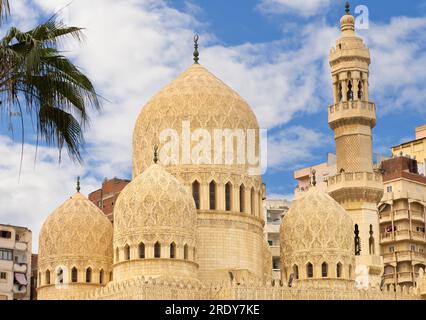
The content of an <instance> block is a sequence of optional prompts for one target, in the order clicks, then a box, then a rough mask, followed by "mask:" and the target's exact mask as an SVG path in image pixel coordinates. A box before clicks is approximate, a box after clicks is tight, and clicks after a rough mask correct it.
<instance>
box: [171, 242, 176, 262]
mask: <svg viewBox="0 0 426 320" xmlns="http://www.w3.org/2000/svg"><path fill="white" fill-rule="evenodd" d="M170 259H176V244H175V243H174V242H172V244H171V245H170Z"/></svg>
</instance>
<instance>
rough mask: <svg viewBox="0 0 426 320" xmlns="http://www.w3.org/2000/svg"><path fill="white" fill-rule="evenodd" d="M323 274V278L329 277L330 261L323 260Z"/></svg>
mask: <svg viewBox="0 0 426 320" xmlns="http://www.w3.org/2000/svg"><path fill="white" fill-rule="evenodd" d="M321 275H322V277H323V278H327V277H328V263H327V262H323V263H322V265H321Z"/></svg>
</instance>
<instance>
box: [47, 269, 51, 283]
mask: <svg viewBox="0 0 426 320" xmlns="http://www.w3.org/2000/svg"><path fill="white" fill-rule="evenodd" d="M46 284H50V270H46Z"/></svg>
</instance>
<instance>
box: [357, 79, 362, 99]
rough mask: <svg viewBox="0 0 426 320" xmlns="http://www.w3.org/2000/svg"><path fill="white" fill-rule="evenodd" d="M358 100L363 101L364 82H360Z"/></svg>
mask: <svg viewBox="0 0 426 320" xmlns="http://www.w3.org/2000/svg"><path fill="white" fill-rule="evenodd" d="M358 99H359V100H362V80H359V82H358Z"/></svg>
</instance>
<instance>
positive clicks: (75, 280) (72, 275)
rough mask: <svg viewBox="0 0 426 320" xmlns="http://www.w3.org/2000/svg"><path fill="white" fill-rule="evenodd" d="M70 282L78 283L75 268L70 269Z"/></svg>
mask: <svg viewBox="0 0 426 320" xmlns="http://www.w3.org/2000/svg"><path fill="white" fill-rule="evenodd" d="M71 282H74V283H75V282H78V270H77V268H76V267H73V268H72V269H71Z"/></svg>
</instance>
